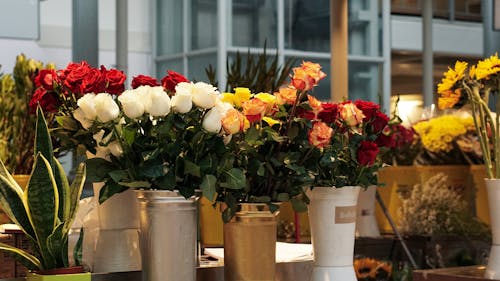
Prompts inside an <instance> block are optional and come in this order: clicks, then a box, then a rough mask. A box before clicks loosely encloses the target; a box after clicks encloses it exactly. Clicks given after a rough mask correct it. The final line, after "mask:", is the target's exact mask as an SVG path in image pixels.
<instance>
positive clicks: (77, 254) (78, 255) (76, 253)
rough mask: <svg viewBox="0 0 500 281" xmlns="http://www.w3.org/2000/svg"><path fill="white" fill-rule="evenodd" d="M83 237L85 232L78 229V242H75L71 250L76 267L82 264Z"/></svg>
mask: <svg viewBox="0 0 500 281" xmlns="http://www.w3.org/2000/svg"><path fill="white" fill-rule="evenodd" d="M84 235H85V232H84V230H83V227H82V228H80V235H79V236H78V241H76V244H75V248H74V249H73V259H74V260H75V265H76V266H80V265H81V264H82V258H83V237H84Z"/></svg>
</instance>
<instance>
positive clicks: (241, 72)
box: [205, 46, 295, 93]
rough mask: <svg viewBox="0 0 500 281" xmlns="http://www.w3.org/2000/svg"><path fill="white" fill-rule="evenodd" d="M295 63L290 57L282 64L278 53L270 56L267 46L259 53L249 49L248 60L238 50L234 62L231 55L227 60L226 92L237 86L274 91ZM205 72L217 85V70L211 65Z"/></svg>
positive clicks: (260, 91) (258, 91)
mask: <svg viewBox="0 0 500 281" xmlns="http://www.w3.org/2000/svg"><path fill="white" fill-rule="evenodd" d="M294 63H295V60H294V59H288V60H287V61H286V62H285V64H284V65H283V66H280V65H279V64H278V53H276V55H275V56H274V57H272V58H269V57H268V56H267V52H266V46H264V52H263V53H262V54H259V55H254V54H251V53H250V50H249V51H248V53H247V55H246V60H245V59H244V58H243V56H242V55H241V54H240V53H239V52H237V53H236V58H235V59H234V61H233V62H231V57H228V60H227V65H226V69H227V81H226V92H232V91H233V90H234V89H235V88H237V87H246V88H249V89H250V90H251V91H252V92H254V93H273V92H275V91H277V90H278V88H279V87H281V86H282V85H283V84H284V83H285V80H286V79H287V78H288V75H289V74H290V71H291V70H292V66H293V65H294ZM205 72H206V74H207V77H208V80H209V81H210V83H211V84H212V85H217V84H218V82H217V81H216V70H215V69H214V68H213V67H212V66H211V65H210V66H209V67H207V68H206V69H205Z"/></svg>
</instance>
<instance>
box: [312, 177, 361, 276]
mask: <svg viewBox="0 0 500 281" xmlns="http://www.w3.org/2000/svg"><path fill="white" fill-rule="evenodd" d="M359 190H360V187H359V186H344V187H342V188H335V187H314V188H313V189H312V190H309V191H308V196H309V198H310V200H311V202H310V203H309V224H310V226H311V242H312V245H313V252H314V262H313V271H312V276H311V279H310V280H311V281H327V280H328V281H336V280H339V281H357V279H356V273H355V272H354V267H353V257H354V241H355V237H354V236H355V233H354V232H355V229H356V204H357V200H358V194H359Z"/></svg>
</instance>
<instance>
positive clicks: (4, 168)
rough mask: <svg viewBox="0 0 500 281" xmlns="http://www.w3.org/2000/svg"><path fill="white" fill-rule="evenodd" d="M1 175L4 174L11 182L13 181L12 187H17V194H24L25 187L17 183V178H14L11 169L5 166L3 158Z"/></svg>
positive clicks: (0, 166) (0, 168)
mask: <svg viewBox="0 0 500 281" xmlns="http://www.w3.org/2000/svg"><path fill="white" fill-rule="evenodd" d="M0 175H1V176H4V177H5V179H6V180H8V181H9V183H11V186H12V188H14V189H15V191H16V192H17V194H19V196H22V194H23V189H22V188H21V187H20V186H19V184H17V182H16V180H15V179H14V177H12V175H11V174H10V173H9V171H8V170H7V168H6V167H5V165H4V163H3V161H1V160H0Z"/></svg>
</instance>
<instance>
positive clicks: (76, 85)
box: [61, 61, 91, 93]
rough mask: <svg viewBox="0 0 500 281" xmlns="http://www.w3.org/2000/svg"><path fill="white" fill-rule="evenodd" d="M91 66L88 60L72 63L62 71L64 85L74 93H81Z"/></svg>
mask: <svg viewBox="0 0 500 281" xmlns="http://www.w3.org/2000/svg"><path fill="white" fill-rule="evenodd" d="M90 69H91V67H90V65H89V64H88V63H87V62H86V61H82V62H81V63H74V62H72V63H70V64H68V66H67V67H66V69H64V70H63V71H62V75H61V78H62V79H63V80H64V86H65V87H67V88H68V89H69V90H70V91H71V92H73V93H81V84H82V81H83V79H84V78H85V76H86V75H87V73H88V72H89V71H90Z"/></svg>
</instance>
